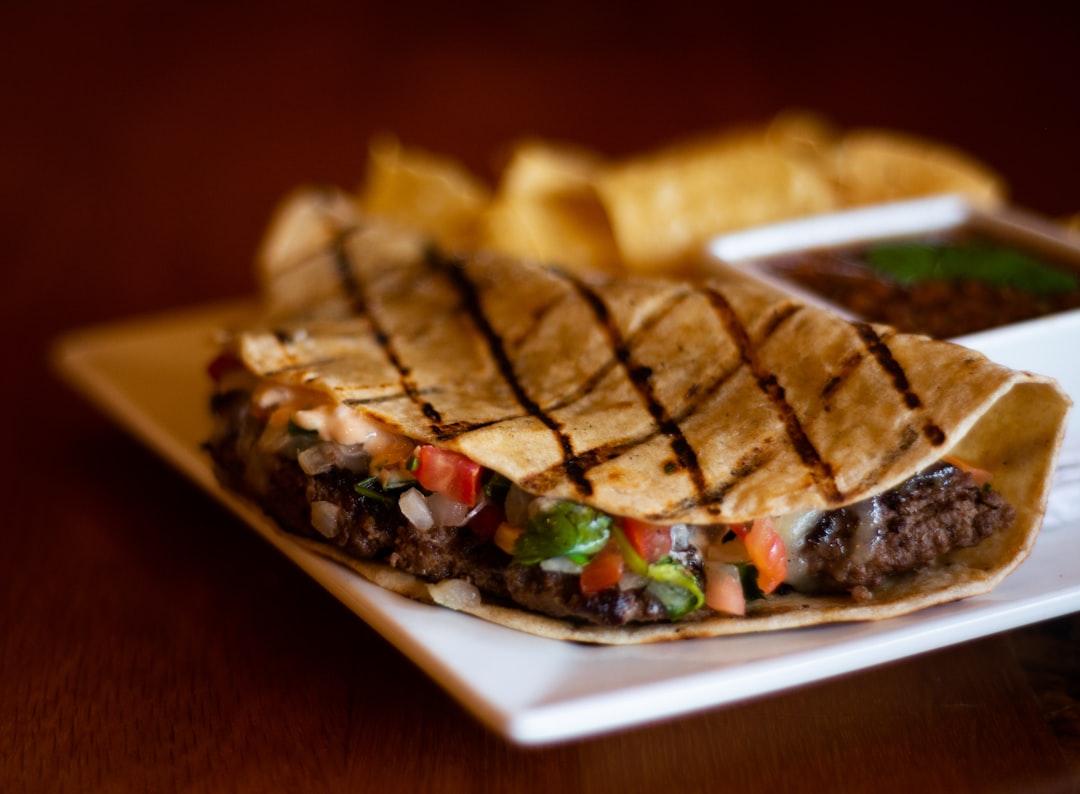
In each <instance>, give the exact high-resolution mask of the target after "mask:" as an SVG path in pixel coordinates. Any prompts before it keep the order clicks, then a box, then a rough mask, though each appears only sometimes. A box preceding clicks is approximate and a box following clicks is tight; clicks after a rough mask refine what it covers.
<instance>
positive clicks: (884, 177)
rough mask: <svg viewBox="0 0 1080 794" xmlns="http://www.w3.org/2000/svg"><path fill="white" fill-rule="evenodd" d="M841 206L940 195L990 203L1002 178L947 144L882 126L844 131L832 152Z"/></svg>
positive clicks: (1001, 193)
mask: <svg viewBox="0 0 1080 794" xmlns="http://www.w3.org/2000/svg"><path fill="white" fill-rule="evenodd" d="M833 167H834V169H835V177H836V180H837V184H838V189H839V190H840V193H841V196H842V200H843V202H844V203H845V204H847V205H851V206H857V205H861V204H873V203H880V202H886V201H895V200H898V199H905V198H917V197H919V196H932V195H937V194H942V193H957V194H961V195H963V196H965V197H967V198H968V199H969V200H970V201H971V202H972V203H973V204H976V205H979V206H983V207H993V206H996V205H998V204H1000V203H1001V202H1002V201H1003V200H1004V197H1005V182H1004V180H1003V179H1002V178H1001V176H1000V175H999V174H997V173H996V172H994V171H993V169H991V168H990V167H989V166H987V165H984V164H983V163H980V162H979V161H978V160H976V159H975V158H974V157H972V156H971V155H969V154H966V153H964V152H961V151H960V150H958V149H955V148H953V147H951V146H946V145H944V144H941V143H937V142H935V141H929V140H924V139H921V138H918V137H915V136H912V135H903V134H901V133H897V132H891V131H885V130H854V131H852V132H849V133H847V134H846V135H845V136H844V138H843V141H842V142H841V144H840V145H839V146H838V147H837V149H836V151H835V154H834V156H833Z"/></svg>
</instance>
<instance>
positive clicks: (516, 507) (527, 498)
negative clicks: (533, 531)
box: [503, 485, 536, 527]
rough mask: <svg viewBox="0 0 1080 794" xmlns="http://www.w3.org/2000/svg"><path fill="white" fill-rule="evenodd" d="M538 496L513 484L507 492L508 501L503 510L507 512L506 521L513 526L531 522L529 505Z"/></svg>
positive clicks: (521, 525)
mask: <svg viewBox="0 0 1080 794" xmlns="http://www.w3.org/2000/svg"><path fill="white" fill-rule="evenodd" d="M535 498H536V497H535V496H533V495H532V494H530V493H528V492H526V491H523V490H521V489H520V488H518V487H517V485H511V486H510V490H509V491H507V493H506V503H505V505H504V507H503V510H504V511H505V512H506V522H507V523H508V524H510V525H511V526H515V527H523V526H525V525H526V524H527V523H529V505H530V504H531V503H532V501H533V500H534V499H535Z"/></svg>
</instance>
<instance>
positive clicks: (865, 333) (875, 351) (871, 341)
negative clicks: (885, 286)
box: [852, 323, 946, 447]
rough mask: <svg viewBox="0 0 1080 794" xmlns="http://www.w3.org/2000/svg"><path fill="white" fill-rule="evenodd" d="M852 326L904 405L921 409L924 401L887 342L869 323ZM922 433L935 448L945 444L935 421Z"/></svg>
mask: <svg viewBox="0 0 1080 794" xmlns="http://www.w3.org/2000/svg"><path fill="white" fill-rule="evenodd" d="M852 325H853V326H854V328H855V332H856V333H857V334H858V335H859V338H860V339H862V342H863V344H864V345H866V349H867V350H869V351H870V354H871V355H872V356H873V357H874V358H875V359H877V362H878V365H879V366H880V367H881V368H882V369H883V370H885V373H886V374H887V375H888V376H889V378H890V379H891V380H892V384H893V388H894V389H895V390H896V391H897V393H898V394H899V395H900V397H901V399H902V400H903V401H904V405H906V406H907V407H908V408H909V409H910V410H912V411H914V410H915V409H917V408H921V407H922V404H923V403H922V400H921V399H919V395H917V394H916V393H915V392H914V391H912V389H911V383H910V382H909V381H908V379H907V373H905V372H904V368H903V367H902V366H900V362H899V361H897V360H896V359H895V358H893V354H892V351H891V350H890V349H889V346H888V345H887V344H886V343H885V340H884V339H882V338H881V337H880V336H878V333H877V331H875V330H874V329H873V327H872V326H871V325H870V324H869V323H852ZM922 433H923V435H924V436H925V437H926V439H927V440H928V441H929V442H930V443H931V444H932V445H933V446H935V447H939V446H941V445H942V444H944V443H945V440H946V436H945V431H944V430H942V429H941V428H940V427H938V426H937V425H936V424H934V422H933V421H930V420H927V421H926V422H925V423H924V424H923V427H922Z"/></svg>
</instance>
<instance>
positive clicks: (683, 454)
mask: <svg viewBox="0 0 1080 794" xmlns="http://www.w3.org/2000/svg"><path fill="white" fill-rule="evenodd" d="M558 272H559V273H560V274H561V275H562V276H563V277H564V278H566V279H567V281H569V282H570V284H571V285H573V287H574V289H576V290H577V293H578V295H580V296H581V298H582V300H584V301H585V303H586V305H587V306H588V307H589V309H590V310H591V311H592V313H593V315H594V316H595V317H596V320H597V323H598V324H599V325H600V327H601V328H602V329H603V331H604V333H605V334H606V336H607V339H608V343H609V344H610V345H611V349H612V351H613V352H614V354H615V359H616V360H617V361H618V362H619V364H620V365H622V368H623V370H624V371H625V372H626V375H627V377H629V379H630V382H631V383H633V385H634V388H635V390H636V391H637V393H638V394H639V395H640V396H641V399H642V402H643V403H644V404H645V408H646V410H648V412H649V415H650V416H651V417H652V419H653V421H654V422H655V423H656V427H657V429H658V430H659V432H660V433H662V434H663V435H665V436H667V438H668V443H670V445H671V451H672V452H673V453H674V455H675V460H676V462H677V465H678V467H679V468H681V469H683V470H684V471H686V472H687V474H689V476H690V480H691V482H693V484H694V489H695V490H696V491H697V493H698V495H699V498H702V499H703V498H704V496H705V493H706V489H707V487H708V485H707V483H706V482H705V474H704V472H702V470H701V464H700V463H699V461H698V457H697V453H696V452H695V451H694V448H693V446H692V445H691V444H690V442H689V440H688V439H687V438H686V436H685V435H684V434H683V431H682V428H681V427H680V426H679V422H678V421H677V420H676V419H675V418H674V417H672V416H671V414H670V413H669V412H668V409H667V408H666V407H665V406H664V405H663V403H661V402H660V400H659V399H658V398H657V396H656V390H655V388H654V387H653V383H652V375H653V371H652V368H651V367H648V366H645V365H643V364H641V363H640V362H638V361H637V360H636V359H635V357H634V352H633V349H632V347H631V345H630V344H629V343H628V342H627V340H626V339H625V338H624V337H623V335H622V333H621V332H620V331H619V328H618V326H617V325H616V323H615V320H614V319H613V318H612V316H611V313H610V312H609V311H608V307H607V304H606V303H604V299H603V298H601V297H600V295H598V294H597V293H596V292H595V291H593V290H592V289H590V288H589V287H588V285H586V284H585V283H584V282H582V281H581V280H580V279H576V278H574V277H573V276H571V275H570V274H569V273H564V272H562V271H558Z"/></svg>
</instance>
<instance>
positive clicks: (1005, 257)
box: [867, 242, 1078, 295]
mask: <svg viewBox="0 0 1080 794" xmlns="http://www.w3.org/2000/svg"><path fill="white" fill-rule="evenodd" d="M867 263H868V264H869V266H870V267H871V269H873V270H875V271H877V272H878V273H880V274H882V275H884V276H886V277H888V278H890V279H892V280H893V281H895V282H897V283H900V284H904V285H910V284H917V283H919V282H921V281H975V282H979V283H982V284H989V285H991V286H995V287H1010V288H1012V289H1016V290H1020V291H1022V292H1027V293H1031V294H1033V295H1046V294H1053V293H1059V292H1070V291H1072V290H1075V289H1076V288H1077V287H1078V281H1077V278H1076V276H1074V275H1072V274H1070V273H1067V272H1065V271H1063V270H1058V269H1056V268H1053V267H1050V266H1049V265H1046V264H1044V263H1042V262H1040V261H1039V260H1037V259H1035V258H1033V257H1030V256H1028V255H1026V254H1023V253H1021V252H1020V251H1016V250H1013V249H1011V248H1004V247H1001V246H996V245H990V244H987V243H949V244H937V243H925V242H911V243H884V244H881V245H875V246H872V247H871V248H870V249H869V251H868V252H867Z"/></svg>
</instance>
